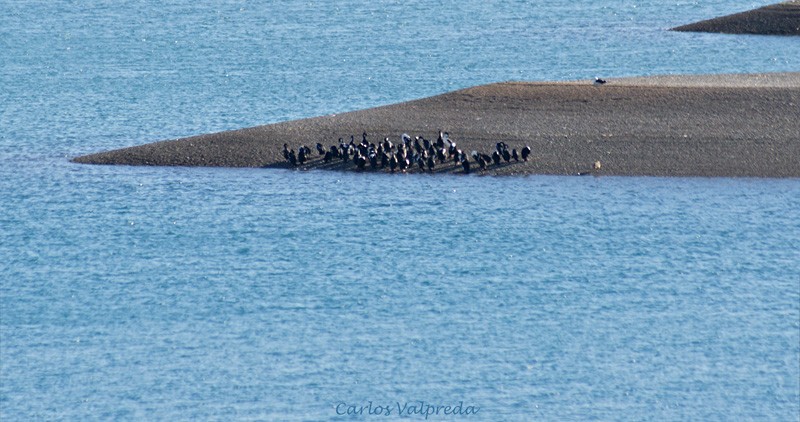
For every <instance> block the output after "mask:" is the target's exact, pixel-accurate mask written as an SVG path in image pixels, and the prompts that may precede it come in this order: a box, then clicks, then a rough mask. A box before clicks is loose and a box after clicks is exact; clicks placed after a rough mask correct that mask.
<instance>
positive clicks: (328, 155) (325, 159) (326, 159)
mask: <svg viewBox="0 0 800 422" xmlns="http://www.w3.org/2000/svg"><path fill="white" fill-rule="evenodd" d="M332 159H333V154H332V153H331V152H330V151H327V152H325V157H323V158H322V161H323V162H324V163H325V164H328V163H330V162H331V160H332Z"/></svg>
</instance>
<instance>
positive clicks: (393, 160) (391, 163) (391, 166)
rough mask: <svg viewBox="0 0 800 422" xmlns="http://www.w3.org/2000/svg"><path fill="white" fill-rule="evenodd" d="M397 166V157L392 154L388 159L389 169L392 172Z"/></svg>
mask: <svg viewBox="0 0 800 422" xmlns="http://www.w3.org/2000/svg"><path fill="white" fill-rule="evenodd" d="M396 168H397V157H395V155H394V154H392V158H390V159H389V169H390V170H391V171H392V173H394V170H395V169H396Z"/></svg>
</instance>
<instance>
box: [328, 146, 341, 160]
mask: <svg viewBox="0 0 800 422" xmlns="http://www.w3.org/2000/svg"><path fill="white" fill-rule="evenodd" d="M330 152H331V158H333V157H336V158H339V156H340V154H339V148H336V145H331V151H330Z"/></svg>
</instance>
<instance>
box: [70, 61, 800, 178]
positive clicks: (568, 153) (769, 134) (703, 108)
mask: <svg viewBox="0 0 800 422" xmlns="http://www.w3.org/2000/svg"><path fill="white" fill-rule="evenodd" d="M799 110H800V73H774V74H733V75H687V76H677V75H671V76H653V77H641V78H623V79H607V83H605V84H603V85H596V84H593V83H592V81H575V82H560V83H541V82H505V83H497V84H490V85H482V86H477V87H472V88H467V89H462V90H458V91H454V92H450V93H446V94H442V95H437V96H433V97H428V98H424V99H420V100H415V101H409V102H404V103H399V104H392V105H387V106H382V107H377V108H371V109H366V110H360V111H354V112H348V113H342V114H334V115H328V116H321V117H315V118H309V119H301V120H294V121H287V122H282V123H276V124H270V125H265V126H258V127H252V128H246V129H240V130H233V131H226V132H220V133H213V134H206V135H199V136H193V137H188V138H183V139H178V140H171V141H164V142H156V143H151V144H146V145H141V146H136V147H130V148H124V149H119V150H114V151H109V152H101V153H96V154H91V155H86V156H81V157H78V158H75V159H74V161H75V162H78V163H87V164H122V165H155V166H218V167H277V168H285V167H286V168H288V167H293V166H291V165H290V164H289V163H288V162H287V161H286V160H285V158H284V157H283V153H282V149H283V145H284V143H286V144H288V145H289V146H290V147H292V148H293V149H298V148H299V147H300V146H301V145H306V146H308V147H310V148H311V149H312V150H313V153H312V154H311V156H310V160H309V161H307V162H306V163H305V164H304V165H302V166H299V168H302V169H317V168H320V169H323V168H324V169H334V170H345V171H350V170H352V171H358V170H357V168H356V166H355V165H354V164H353V163H352V162H346V163H345V162H342V161H340V160H334V161H333V162H331V163H323V160H322V157H321V156H319V155H318V154H317V152H316V150H314V146H315V145H316V143H321V144H322V145H323V146H324V147H325V148H326V149H327V148H329V147H330V146H331V145H338V143H339V141H338V140H339V138H343V139H345V141H346V142H349V139H350V136H355V137H356V142H360V141H361V136H362V133H364V132H365V133H367V139H368V141H369V142H374V143H379V142H381V141H382V140H383V139H384V138H385V137H388V138H389V139H390V140H391V141H392V142H394V143H398V142H400V137H401V135H402V134H403V133H407V134H409V135H411V136H412V137H414V136H423V137H425V138H426V139H432V140H435V139H436V137H437V134H438V131H439V130H443V131H447V132H449V134H450V139H452V140H453V141H455V142H456V143H457V146H458V148H459V149H461V150H462V151H463V152H464V153H465V154H466V155H467V156H469V154H470V153H471V152H472V151H478V152H481V153H486V154H491V153H492V151H493V150H494V149H495V145H496V143H498V142H505V143H506V144H507V145H508V147H509V148H510V149H511V148H513V149H517V150H520V149H521V148H522V147H524V146H526V145H527V146H530V148H531V149H532V153H531V158H530V160H529V161H527V162H522V161H520V162H515V161H513V160H512V161H511V162H508V163H506V162H505V161H503V162H501V163H499V164H492V165H490V166H489V167H488V169H487V170H486V171H483V172H481V171H479V170H476V169H477V166H473V171H472V172H473V173H484V174H493V175H511V174H517V175H519V174H562V175H571V174H606V175H630V176H634V175H635V176H720V177H800V167H798V162H797V159H798V157H800V138H798V134H800V119H798V118H797V116H798V113H799V112H800V111H799ZM364 171H376V172H377V171H385V172H388V171H390V170H389V169H388V168H385V169H377V170H370V168H369V167H367V169H366V170H364ZM408 171H420V170H419V169H418V168H416V166H412V168H411V169H409V170H408ZM433 172H434V173H463V172H464V169H463V167H462V166H461V165H457V164H455V163H453V162H452V161H449V162H447V163H446V164H441V165H437V167H436V168H435V170H434V171H433Z"/></svg>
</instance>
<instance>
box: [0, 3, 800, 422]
mask: <svg viewBox="0 0 800 422" xmlns="http://www.w3.org/2000/svg"><path fill="white" fill-rule="evenodd" d="M119 3H121V2H111V1H105V2H104V1H96V2H80V1H67V0H56V1H47V2H39V1H19V2H17V1H13V2H12V1H10V0H5V1H3V0H0V4H2V8H0V10H2V13H0V205H2V208H0V210H1V211H0V228H1V230H0V419H2V420H4V421H6V420H25V421H27V420H43V419H45V420H58V419H64V420H87V419H90V420H91V419H102V420H105V419H123V420H130V419H134V420H175V419H186V420H209V419H211V420H220V419H221V420H239V419H245V420H328V419H336V420H351V419H356V420H389V419H395V418H398V417H399V416H404V417H406V418H408V419H411V420H424V419H425V415H419V414H408V412H407V411H408V409H409V408H410V407H411V406H415V407H421V408H424V409H430V408H428V407H427V406H429V405H433V406H437V405H439V406H442V405H452V406H455V405H459V403H461V404H462V406H461V409H462V413H465V412H463V410H465V409H467V408H470V407H471V408H473V409H476V410H477V409H479V410H478V413H477V414H472V415H467V414H459V415H443V414H439V415H431V416H429V417H428V419H429V420H431V419H432V420H587V419H595V420H639V419H652V420H745V419H756V420H797V418H798V417H799V416H800V381H798V380H799V379H800V264H798V262H800V211H799V210H800V181H798V180H770V179H765V180H757V179H699V178H698V179H659V178H614V177H603V178H576V177H522V178H493V177H477V176H475V177H450V176H445V177H430V176H425V175H418V176H413V175H406V176H401V175H395V176H390V175H359V174H343V173H332V172H294V171H280V170H263V169H191V168H129V167H94V166H81V165H76V164H71V163H69V162H68V159H69V158H71V157H73V156H76V155H80V154H84V153H90V152H95V151H99V150H104V149H112V148H119V147H124V146H129V145H136V144H141V143H144V142H150V141H155V140H162V139H167V138H175V137H180V136H188V135H193V134H199V133H205V132H212V131H219V130H226V129H235V128H241V127H246V126H253V125H257V124H265V123H272V122H278V121H283V120H288V119H295V118H302V117H310V116H316V115H321V114H327V113H338V112H342V111H347V110H355V109H360V108H365V107H372V106H377V105H382V104H387V103H393V102H398V101H403V100H409V99H414V98H420V97H424V96H429V95H434V94H438V93H441V92H445V91H450V90H453V89H457V88H462V87H466V86H471V85H476V84H482V83H489V82H497V81H504V80H561V79H578V78H593V77H594V76H605V77H615V76H626V75H647V74H663V73H709V72H772V71H797V70H798V69H800V41H799V40H797V39H795V38H786V37H759V36H726V35H710V34H687V33H672V32H667V31H665V29H666V28H669V27H671V26H675V25H678V24H682V23H687V22H691V21H694V20H698V19H701V18H708V17H711V16H715V15H720V14H726V13H732V12H736V11H740V10H743V9H748V8H753V7H758V6H763V5H766V4H768V3H770V1H753V2H745V3H744V4H742V2H731V1H705V2H702V4H698V3H697V2H689V1H677V2H669V3H668V4H667V3H666V2H660V1H655V0H642V1H626V0H618V1H607V2H597V1H595V2H575V1H560V0H559V1H553V2H547V4H535V3H529V2H522V1H503V2H493V3H491V4H487V3H485V2H479V1H465V2H458V3H456V4H450V2H446V3H443V4H429V2H417V1H405V2H395V1H376V2H370V3H369V4H368V5H367V4H362V3H363V2H335V3H334V2H323V3H312V2H299V1H292V0H287V1H282V2H275V3H274V4H268V5H262V4H254V2H246V1H219V2H213V3H212V4H196V2H190V1H186V0H173V1H169V2H161V1H159V2H155V1H139V2H126V3H130V4H119ZM419 401H423V402H424V403H423V404H420V403H419ZM370 402H372V407H371V408H370V407H369V403H370ZM398 405H399V406H400V407H401V408H402V406H407V407H406V413H403V415H398V412H399V410H400V409H398V407H397V406H398ZM362 406H363V407H365V410H364V414H363V415H355V416H353V415H337V411H338V412H339V413H347V411H348V409H356V410H358V409H360V408H361V407H362ZM377 406H388V408H389V409H390V412H391V414H390V415H389V416H388V417H386V416H378V415H368V413H369V411H370V409H371V410H375V408H376V407H377Z"/></svg>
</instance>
